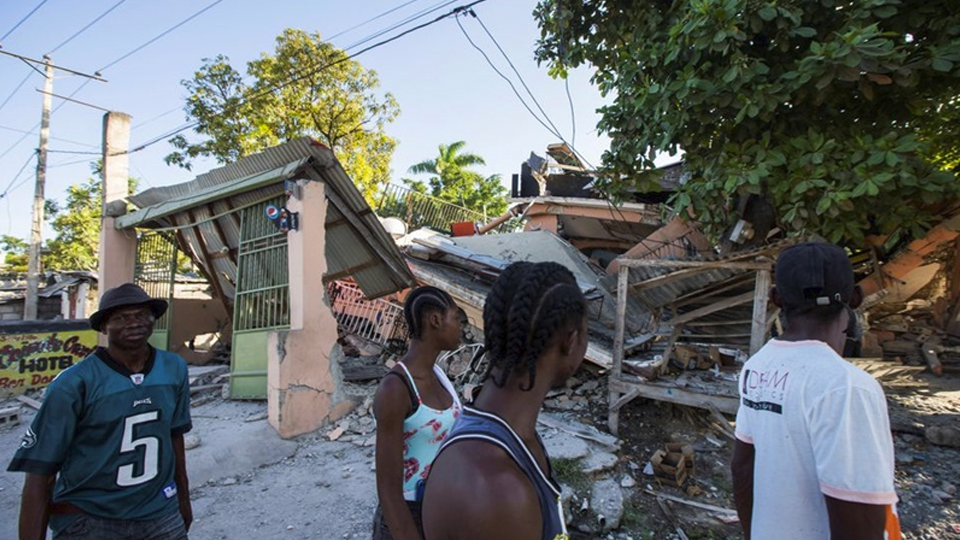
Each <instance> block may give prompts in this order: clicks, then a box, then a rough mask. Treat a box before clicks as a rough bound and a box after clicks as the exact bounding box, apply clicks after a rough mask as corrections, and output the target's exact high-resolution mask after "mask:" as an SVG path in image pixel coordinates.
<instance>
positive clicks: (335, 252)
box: [117, 137, 415, 304]
mask: <svg viewBox="0 0 960 540" xmlns="http://www.w3.org/2000/svg"><path fill="white" fill-rule="evenodd" d="M288 179H306V180H316V181H322V182H324V184H325V185H326V189H327V199H328V202H329V204H328V207H327V208H328V210H327V218H326V222H327V223H328V224H329V226H328V230H327V239H326V256H327V263H328V268H327V274H326V275H328V276H333V275H337V276H338V277H343V276H347V275H349V276H350V277H352V278H354V280H355V281H356V282H357V285H359V286H360V288H361V289H362V290H363V292H364V294H365V295H366V296H367V297H369V298H376V297H379V296H383V295H386V294H390V293H392V292H395V291H398V290H402V289H405V288H407V287H410V286H412V285H413V284H414V283H415V282H414V278H413V275H412V274H411V273H410V270H409V269H408V268H407V266H406V263H405V261H404V258H403V256H402V255H401V254H400V251H399V250H398V249H397V246H396V244H395V243H394V242H393V240H392V239H391V238H390V236H389V235H388V234H387V233H386V231H384V230H383V227H382V225H381V224H380V221H379V220H378V219H377V216H376V215H375V214H374V213H373V211H372V210H371V209H370V207H369V206H368V205H367V203H366V201H365V200H364V199H363V196H362V195H361V194H360V192H359V190H357V188H356V186H354V184H353V182H352V181H351V180H350V178H349V177H348V176H347V174H346V172H345V171H344V170H343V167H341V166H340V163H339V162H338V161H337V159H336V157H335V156H334V154H333V152H332V151H331V150H330V149H329V148H327V147H326V146H324V145H322V144H319V143H317V142H315V141H313V140H312V139H310V138H308V137H304V138H300V139H296V140H293V141H290V142H288V143H286V144H282V145H280V146H275V147H273V148H269V149H267V150H265V151H263V152H261V153H259V154H256V155H253V156H249V157H245V158H243V159H241V160H239V161H237V162H236V163H232V164H230V165H227V166H224V167H220V168H218V169H214V170H212V171H210V172H207V173H205V174H202V175H200V176H198V177H197V178H195V179H194V180H191V181H189V182H185V183H183V184H178V185H174V186H166V187H161V188H152V189H148V190H146V191H144V192H142V193H139V194H137V195H134V196H132V197H130V200H131V201H132V202H133V203H134V204H135V205H137V206H138V207H139V209H138V210H137V211H135V212H132V213H130V214H128V215H125V216H122V217H120V218H118V220H117V226H118V228H132V227H139V228H150V229H163V228H170V229H175V230H177V231H178V233H179V237H180V238H181V242H182V243H184V244H186V247H187V248H188V254H189V255H191V257H192V258H193V259H194V260H195V261H196V262H198V263H199V264H200V265H201V266H202V267H203V269H204V270H205V271H206V273H207V275H208V277H209V278H210V279H212V280H216V282H217V283H216V285H217V288H218V290H219V292H220V293H221V294H222V295H223V297H224V299H225V300H226V301H227V303H228V304H229V303H232V300H233V296H234V293H235V284H236V277H237V265H236V263H237V252H238V249H239V244H240V220H239V214H238V211H239V210H240V209H243V208H246V207H250V206H252V205H254V204H258V203H262V202H264V201H266V200H269V199H271V198H274V197H277V196H281V195H282V194H283V192H284V188H283V181H284V180H288Z"/></svg>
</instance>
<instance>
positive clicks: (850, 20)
mask: <svg viewBox="0 0 960 540" xmlns="http://www.w3.org/2000/svg"><path fill="white" fill-rule="evenodd" d="M535 16H536V18H537V20H538V23H539V25H540V28H541V39H540V41H539V43H538V48H537V58H538V60H539V61H541V62H546V63H548V64H549V66H550V70H551V73H552V74H554V75H555V76H565V73H566V70H567V69H569V68H572V67H575V66H579V65H582V64H587V63H589V64H591V65H592V66H594V67H595V69H596V73H595V75H594V78H593V82H594V84H595V85H596V86H597V87H598V88H599V90H600V91H601V93H602V94H604V95H605V96H610V97H612V103H611V104H610V105H608V106H605V107H603V108H602V109H601V110H600V112H601V120H600V122H599V124H598V129H599V131H601V132H603V133H606V134H608V135H609V136H610V137H611V145H610V149H609V150H608V151H607V152H605V154H604V156H603V163H604V167H605V170H606V176H605V178H603V179H602V180H601V181H600V182H599V183H598V184H599V186H600V187H604V188H606V189H607V190H608V191H609V192H610V193H612V194H613V195H615V196H616V195H618V194H619V195H622V194H623V191H624V190H626V189H630V188H634V187H641V188H648V187H651V186H653V185H655V184H654V182H653V180H655V175H656V173H655V172H654V171H653V170H652V169H653V159H654V158H655V157H656V156H657V155H658V154H659V153H664V152H668V153H671V154H674V153H677V152H678V151H680V150H682V151H683V152H684V153H685V158H684V159H685V160H686V162H687V166H688V170H689V172H690V173H691V174H690V180H689V181H687V182H686V184H685V185H683V186H682V188H681V189H680V191H679V192H678V194H677V195H676V196H675V197H674V203H675V210H677V211H680V210H683V209H685V208H690V209H692V210H693V212H694V214H695V215H696V217H697V219H698V220H699V221H701V222H702V223H704V224H706V225H707V226H709V227H711V228H712V229H713V230H715V231H716V230H720V229H722V228H724V227H726V226H728V225H729V224H730V223H731V222H732V221H734V220H735V219H736V216H735V209H734V207H733V205H732V204H731V201H732V199H734V197H735V196H746V195H750V194H754V195H758V196H762V197H764V198H766V199H767V200H769V202H770V203H771V204H772V205H773V207H774V208H775V209H776V211H777V215H778V218H779V222H780V224H781V225H782V226H783V227H784V228H785V229H786V230H788V231H792V232H796V233H808V232H815V233H819V234H821V235H824V236H825V237H827V238H829V239H830V240H833V241H839V240H849V241H857V240H859V239H861V238H862V237H863V236H864V235H865V234H869V233H889V232H891V231H893V230H895V229H897V228H899V227H902V226H906V227H912V228H913V229H914V232H919V230H920V229H921V228H923V227H924V226H926V225H928V220H929V219H930V218H931V216H932V205H933V203H936V202H940V201H944V200H947V199H950V198H952V197H954V196H956V194H957V189H958V188H957V185H958V184H957V177H956V173H957V165H958V163H960V152H958V149H960V121H957V120H958V119H960V103H958V97H957V96H958V95H960V9H958V5H957V3H956V0H776V1H772V0H672V1H671V0H600V1H583V0H541V1H540V3H539V4H538V6H537V8H536V11H535Z"/></svg>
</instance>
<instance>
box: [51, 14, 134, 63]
mask: <svg viewBox="0 0 960 540" xmlns="http://www.w3.org/2000/svg"><path fill="white" fill-rule="evenodd" d="M126 1H127V0H120V1H119V2H117V3H116V4H114V5H112V6H110V7H109V8H108V9H107V10H106V11H104V12H103V13H101V14H100V15H98V16H97V18H96V19H94V20H92V21H90V22H89V23H87V25H86V26H84V27H83V28H81V29H80V30H77V31H76V32H74V33H73V35H72V36H70V37H68V38H67V39H65V40H63V41H62V42H60V44H59V45H57V46H56V47H54V48H52V49H50V52H48V53H47V54H48V55H51V54H53V53H55V52H57V50H58V49H60V48H61V47H63V46H64V45H66V44H67V43H70V42H71V41H73V40H74V39H76V38H77V37H79V36H80V35H81V34H83V33H84V32H86V31H87V30H89V29H90V27H91V26H93V25H95V24H97V23H98V22H100V19H102V18H104V17H106V16H107V15H109V14H110V12H111V11H113V10H115V9H117V8H118V7H120V5H121V4H123V3H124V2H126Z"/></svg>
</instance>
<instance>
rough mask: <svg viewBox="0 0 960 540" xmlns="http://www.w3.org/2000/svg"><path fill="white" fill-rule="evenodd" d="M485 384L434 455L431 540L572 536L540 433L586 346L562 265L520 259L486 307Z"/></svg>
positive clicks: (426, 516)
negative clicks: (552, 394)
mask: <svg viewBox="0 0 960 540" xmlns="http://www.w3.org/2000/svg"><path fill="white" fill-rule="evenodd" d="M483 325H484V344H485V346H486V348H487V354H488V358H489V366H488V368H487V373H486V382H487V384H485V385H484V386H483V389H482V390H481V392H480V395H479V396H478V397H477V399H476V401H475V402H474V403H473V405H472V406H468V407H464V409H463V413H462V414H461V415H460V419H459V420H458V421H457V424H456V426H455V427H454V429H453V431H452V432H451V433H450V436H449V437H448V438H447V440H446V441H445V442H444V443H443V445H442V446H441V447H440V453H439V454H438V455H437V457H436V459H434V462H433V467H432V469H431V471H430V478H429V480H428V482H427V488H426V493H425V494H424V506H423V524H424V532H425V533H426V538H427V540H473V539H477V540H480V539H483V540H487V539H490V538H496V539H497V540H559V539H567V538H568V536H567V531H566V525H565V524H564V518H563V511H562V508H561V506H560V487H559V485H558V484H557V482H556V480H555V479H554V478H553V473H552V470H551V468H550V459H549V457H548V456H547V451H546V449H545V448H544V446H543V443H542V441H541V440H540V438H539V436H538V435H537V432H536V424H537V416H538V415H539V413H540V408H541V406H542V405H543V400H544V399H545V398H546V395H547V392H549V391H550V390H551V389H552V388H554V387H557V386H560V385H562V384H563V383H564V382H566V380H567V379H568V378H569V377H570V376H571V375H573V373H574V372H575V371H576V370H577V368H578V367H579V366H580V363H581V362H582V361H583V355H584V353H585V352H586V350H587V304H586V299H585V298H584V296H583V293H582V292H581V291H580V288H579V287H578V286H577V282H576V279H574V277H573V274H571V273H570V271H569V270H567V269H566V268H564V267H563V266H561V265H559V264H556V263H552V262H547V263H515V264H513V265H511V266H509V267H507V268H506V270H504V272H503V273H502V274H501V275H500V277H499V278H498V279H497V281H496V282H495V283H494V285H493V289H492V290H491V291H490V294H489V295H488V296H487V300H486V304H485V305H484V307H483Z"/></svg>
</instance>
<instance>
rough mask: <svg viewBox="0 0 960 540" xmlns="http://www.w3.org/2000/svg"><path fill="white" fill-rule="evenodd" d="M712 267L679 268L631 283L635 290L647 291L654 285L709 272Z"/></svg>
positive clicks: (657, 285) (658, 285)
mask: <svg viewBox="0 0 960 540" xmlns="http://www.w3.org/2000/svg"><path fill="white" fill-rule="evenodd" d="M709 270H710V268H703V267H698V268H684V269H683V270H677V271H676V272H670V273H669V274H664V275H662V276H657V277H655V278H650V279H647V280H644V281H640V282H637V283H634V284H632V285H630V287H631V289H633V291H634V292H636V291H645V290H647V289H652V288H654V287H660V286H661V285H666V284H668V283H673V282H674V281H680V280H683V279H686V278H688V277H690V276H695V275H697V274H700V273H703V272H707V271H709Z"/></svg>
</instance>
